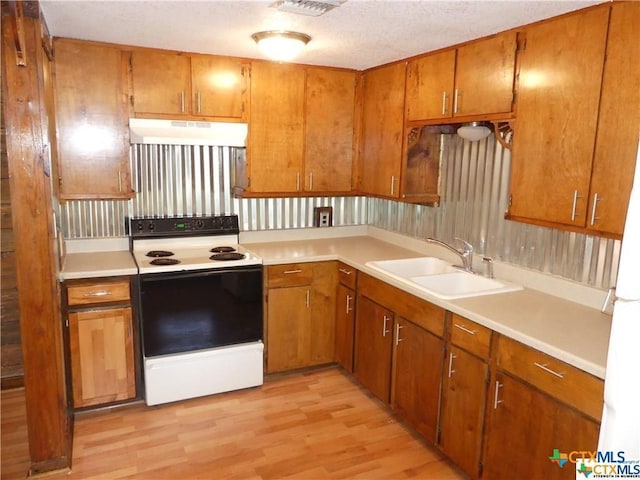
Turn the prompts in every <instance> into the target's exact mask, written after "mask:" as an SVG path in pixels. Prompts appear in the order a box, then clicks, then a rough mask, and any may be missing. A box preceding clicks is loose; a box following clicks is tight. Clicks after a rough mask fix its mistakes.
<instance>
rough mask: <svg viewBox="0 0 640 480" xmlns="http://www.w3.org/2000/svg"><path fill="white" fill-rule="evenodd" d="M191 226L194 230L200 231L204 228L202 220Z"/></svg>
mask: <svg viewBox="0 0 640 480" xmlns="http://www.w3.org/2000/svg"><path fill="white" fill-rule="evenodd" d="M193 226H194V228H195V229H196V230H202V229H203V228H204V220H196V221H195V222H194V223H193Z"/></svg>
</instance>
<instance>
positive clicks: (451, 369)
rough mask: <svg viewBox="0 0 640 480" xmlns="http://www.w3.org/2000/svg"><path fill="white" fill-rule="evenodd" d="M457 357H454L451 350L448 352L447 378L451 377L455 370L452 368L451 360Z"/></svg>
mask: <svg viewBox="0 0 640 480" xmlns="http://www.w3.org/2000/svg"><path fill="white" fill-rule="evenodd" d="M456 358H458V357H456V356H455V355H454V354H453V352H450V353H449V378H451V374H453V373H454V372H455V370H454V369H453V360H454V359H456Z"/></svg>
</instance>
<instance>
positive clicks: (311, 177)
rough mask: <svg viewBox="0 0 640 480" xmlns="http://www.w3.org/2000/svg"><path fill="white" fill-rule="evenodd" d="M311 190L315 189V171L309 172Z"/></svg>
mask: <svg viewBox="0 0 640 480" xmlns="http://www.w3.org/2000/svg"><path fill="white" fill-rule="evenodd" d="M309 190H313V172H309Z"/></svg>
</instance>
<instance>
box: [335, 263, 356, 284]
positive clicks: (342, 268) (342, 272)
mask: <svg viewBox="0 0 640 480" xmlns="http://www.w3.org/2000/svg"><path fill="white" fill-rule="evenodd" d="M357 278H358V270H356V269H355V268H353V267H350V266H349V265H347V264H346V263H342V262H338V281H339V282H340V283H341V284H342V285H344V286H345V287H349V288H351V289H352V290H355V289H356V279H357Z"/></svg>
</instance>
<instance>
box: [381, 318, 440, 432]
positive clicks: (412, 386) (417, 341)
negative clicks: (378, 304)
mask: <svg viewBox="0 0 640 480" xmlns="http://www.w3.org/2000/svg"><path fill="white" fill-rule="evenodd" d="M394 328H395V335H394V338H395V342H394V359H393V365H394V367H393V368H394V377H393V394H392V401H391V406H392V407H393V409H394V410H396V411H397V412H398V413H400V415H401V416H402V417H404V418H405V419H406V420H407V421H408V422H409V423H410V424H411V425H413V426H414V427H415V429H416V430H417V431H418V432H420V433H421V434H422V435H424V436H425V438H427V439H428V440H430V441H431V442H434V443H435V441H436V429H437V426H438V405H439V402H440V379H441V377H442V355H443V350H444V344H443V341H442V339H441V338H438V337H436V336H435V335H432V334H431V333H429V332H427V331H426V330H423V329H422V328H420V327H418V326H417V325H414V324H413V323H411V322H408V321H406V320H405V319H403V318H400V319H397V320H396V322H395V324H394Z"/></svg>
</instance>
